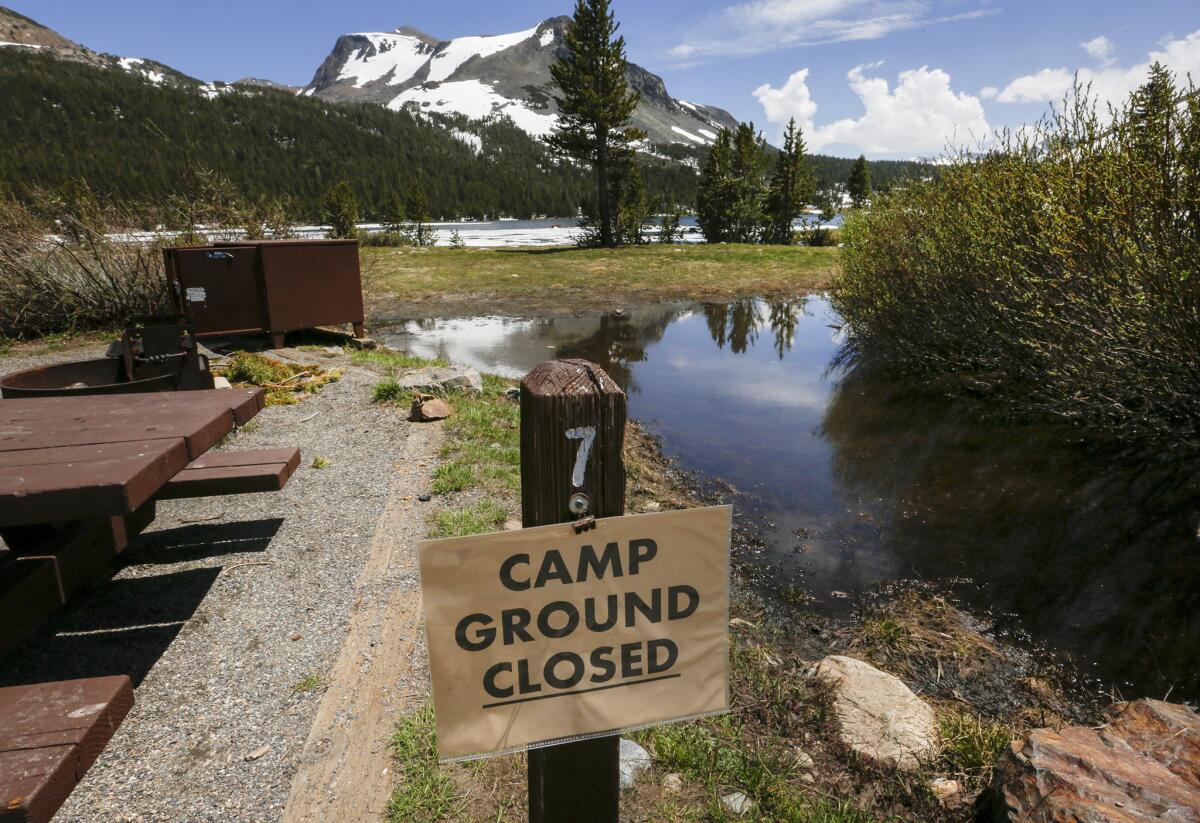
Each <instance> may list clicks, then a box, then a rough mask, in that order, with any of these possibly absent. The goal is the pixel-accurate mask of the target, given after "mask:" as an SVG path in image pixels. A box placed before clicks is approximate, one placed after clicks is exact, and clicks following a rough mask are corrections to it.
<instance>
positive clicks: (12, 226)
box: [0, 186, 168, 338]
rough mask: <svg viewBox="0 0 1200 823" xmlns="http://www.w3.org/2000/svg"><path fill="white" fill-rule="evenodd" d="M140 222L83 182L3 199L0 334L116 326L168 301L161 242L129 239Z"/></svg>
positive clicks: (159, 308) (0, 213) (0, 215)
mask: <svg viewBox="0 0 1200 823" xmlns="http://www.w3.org/2000/svg"><path fill="white" fill-rule="evenodd" d="M141 222H142V218H141V216H140V215H138V214H137V213H135V212H134V211H133V210H132V209H122V208H118V207H114V206H109V205H104V204H102V203H100V202H99V201H98V200H97V199H96V198H95V197H94V195H92V193H91V192H90V190H88V189H87V188H86V187H85V186H75V187H70V188H69V189H67V190H64V192H60V193H41V194H39V195H37V197H36V198H35V205H34V206H32V207H29V206H25V205H22V204H20V203H18V202H16V201H15V200H0V336H4V337H14V338H27V337H40V336H44V335H47V334H52V333H55V332H63V331H80V330H84V329H94V328H108V329H112V328H118V327H120V326H124V325H125V323H126V322H127V321H128V320H129V318H130V317H131V316H134V315H139V314H155V313H160V312H162V311H165V310H166V307H167V305H168V300H167V288H166V276H165V273H164V271H163V261H162V244H161V243H148V244H147V243H133V242H126V241H125V240H124V239H123V238H121V237H119V236H118V237H115V238H114V237H112V236H110V232H111V231H114V230H119V231H122V232H128V231H130V230H133V229H135V228H137V227H138V226H139V225H140V224H141Z"/></svg>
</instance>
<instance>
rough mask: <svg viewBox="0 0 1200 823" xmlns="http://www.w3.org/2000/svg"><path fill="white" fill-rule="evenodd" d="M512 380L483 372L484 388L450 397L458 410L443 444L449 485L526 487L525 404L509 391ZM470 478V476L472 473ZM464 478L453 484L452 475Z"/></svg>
mask: <svg viewBox="0 0 1200 823" xmlns="http://www.w3.org/2000/svg"><path fill="white" fill-rule="evenodd" d="M511 385H512V383H511V381H507V380H502V379H500V378H498V377H493V376H492V375H484V377H483V393H482V394H469V393H461V392H456V393H454V394H452V395H451V396H450V397H449V398H448V400H449V402H450V405H451V407H452V408H453V409H454V414H453V415H452V416H451V417H450V419H449V420H448V421H447V423H446V434H447V438H446V443H445V445H444V446H442V457H443V458H445V459H447V460H448V461H449V462H448V463H445V464H444V465H443V467H442V469H441V470H442V471H443V472H444V474H445V476H446V483H445V490H444V491H439V488H438V485H439V484H438V480H439V478H438V476H437V475H435V476H434V483H435V485H434V491H435V492H438V493H445V491H460V490H462V489H465V488H469V487H471V486H479V487H480V488H482V489H483V490H484V491H486V492H488V493H489V494H493V495H500V496H505V497H508V496H512V497H516V495H518V494H519V493H520V491H521V422H520V420H521V418H520V415H521V407H520V405H519V404H517V403H514V402H513V401H512V400H509V399H508V398H507V397H505V396H504V391H505V389H507V388H508V387H509V386H511ZM468 478H469V479H468ZM454 480H459V481H463V482H462V483H461V484H460V485H459V486H458V488H452V486H453V485H454V483H453V482H452V481H454Z"/></svg>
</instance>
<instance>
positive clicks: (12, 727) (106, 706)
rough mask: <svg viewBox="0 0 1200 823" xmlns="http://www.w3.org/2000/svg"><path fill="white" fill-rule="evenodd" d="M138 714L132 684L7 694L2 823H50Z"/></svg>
mask: <svg viewBox="0 0 1200 823" xmlns="http://www.w3.org/2000/svg"><path fill="white" fill-rule="evenodd" d="M132 707H133V684H132V683H131V682H130V681H129V678H128V677H125V676H124V675H119V676H116V677H91V678H87V679H84V680H66V681H62V682H58V683H36V684H34V685H30V686H9V687H8V688H4V689H0V823H45V821H49V820H50V819H51V818H52V817H54V813H55V812H57V811H58V809H59V807H60V806H62V804H63V801H65V800H66V799H67V797H68V796H69V795H70V794H71V791H72V790H73V789H74V788H75V786H76V784H78V783H79V781H80V780H81V779H83V775H84V773H86V772H87V770H88V769H89V768H90V767H91V765H92V764H93V763H95V762H96V758H97V757H99V756H100V752H102V751H103V750H104V746H105V745H106V744H107V743H108V741H109V739H110V738H111V737H112V736H113V733H114V732H115V731H116V730H117V727H118V726H120V725H121V721H122V720H124V719H125V715H126V714H128V713H129V710H130V709H131V708H132Z"/></svg>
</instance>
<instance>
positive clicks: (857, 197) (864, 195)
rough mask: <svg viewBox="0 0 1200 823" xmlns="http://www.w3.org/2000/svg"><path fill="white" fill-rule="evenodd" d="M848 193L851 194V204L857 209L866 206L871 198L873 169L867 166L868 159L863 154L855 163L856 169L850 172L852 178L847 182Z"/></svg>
mask: <svg viewBox="0 0 1200 823" xmlns="http://www.w3.org/2000/svg"><path fill="white" fill-rule="evenodd" d="M846 191H848V192H849V193H850V202H851V203H853V204H854V206H855V208H860V207H862V206H865V205H866V204H867V199H868V198H870V196H871V168H870V166H868V165H867V158H866V157H864V156H863V155H861V154H860V155H859V156H858V159H857V160H855V161H854V168H852V169H851V170H850V177H849V178H848V179H847V180H846Z"/></svg>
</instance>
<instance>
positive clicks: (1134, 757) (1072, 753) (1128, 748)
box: [990, 700, 1200, 823]
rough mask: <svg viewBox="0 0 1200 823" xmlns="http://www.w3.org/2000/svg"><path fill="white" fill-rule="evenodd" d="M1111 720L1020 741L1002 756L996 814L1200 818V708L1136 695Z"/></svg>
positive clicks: (1004, 817) (1036, 818) (1035, 818)
mask: <svg viewBox="0 0 1200 823" xmlns="http://www.w3.org/2000/svg"><path fill="white" fill-rule="evenodd" d="M1107 719H1108V722H1107V723H1105V724H1104V725H1102V726H1100V727H1098V728H1089V727H1086V726H1068V727H1066V728H1063V729H1059V730H1057V731H1056V730H1054V729H1035V730H1033V731H1031V732H1029V733H1027V734H1026V735H1025V736H1024V737H1023V738H1022V739H1020V740H1018V741H1015V742H1014V743H1013V744H1012V746H1011V747H1010V748H1009V749H1008V751H1006V752H1005V753H1004V754H1003V755H1001V757H1000V760H999V761H998V762H997V763H996V767H995V779H994V780H993V784H992V785H993V789H992V797H991V808H990V812H991V819H992V820H994V821H1016V820H1020V821H1027V822H1028V823H1040V821H1046V822H1047V823H1049V821H1060V820H1077V821H1081V823H1092V821H1096V823H1099V821H1105V823H1134V822H1135V821H1138V822H1139V823H1140V821H1150V820H1155V821H1172V823H1200V715H1197V714H1196V712H1195V711H1193V710H1192V709H1189V708H1188V707H1186V706H1180V705H1177V704H1174V703H1164V702H1162V701H1160V700H1136V701H1133V702H1131V703H1116V704H1114V705H1112V706H1111V707H1109V709H1108V711H1107Z"/></svg>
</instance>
